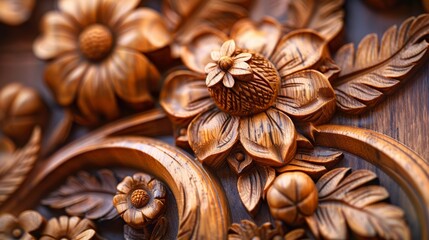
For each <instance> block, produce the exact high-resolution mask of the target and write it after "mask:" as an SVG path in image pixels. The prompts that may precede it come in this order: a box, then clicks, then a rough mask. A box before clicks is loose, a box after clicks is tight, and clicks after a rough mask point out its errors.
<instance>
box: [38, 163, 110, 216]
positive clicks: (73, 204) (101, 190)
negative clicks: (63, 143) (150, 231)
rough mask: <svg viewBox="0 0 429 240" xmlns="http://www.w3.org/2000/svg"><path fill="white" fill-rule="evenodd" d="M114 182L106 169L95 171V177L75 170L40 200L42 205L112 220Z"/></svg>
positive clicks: (73, 214)
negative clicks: (72, 174)
mask: <svg viewBox="0 0 429 240" xmlns="http://www.w3.org/2000/svg"><path fill="white" fill-rule="evenodd" d="M117 184H118V180H117V179H116V177H115V175H114V173H113V172H112V171H110V170H107V169H103V170H99V171H98V172H97V175H96V176H92V175H90V174H89V173H88V172H79V173H78V174H77V176H71V177H69V178H68V179H67V183H66V184H64V185H63V186H61V187H60V188H59V189H58V190H56V191H54V192H52V193H51V194H50V196H48V197H47V198H45V199H43V201H42V204H44V205H48V206H50V207H51V208H57V209H64V210H65V211H66V212H67V214H69V215H71V216H81V217H85V218H88V219H97V220H109V219H113V218H115V217H117V216H118V213H117V211H116V210H115V208H114V206H113V205H112V199H113V196H115V194H116V185H117Z"/></svg>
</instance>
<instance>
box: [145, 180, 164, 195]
mask: <svg viewBox="0 0 429 240" xmlns="http://www.w3.org/2000/svg"><path fill="white" fill-rule="evenodd" d="M147 188H148V189H149V190H150V191H151V193H152V197H153V198H155V199H163V198H165V194H166V190H165V187H164V186H163V185H162V183H161V182H160V181H158V180H156V179H152V181H150V182H149V184H148V185H147Z"/></svg>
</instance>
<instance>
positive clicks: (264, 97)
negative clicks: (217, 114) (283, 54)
mask: <svg viewBox="0 0 429 240" xmlns="http://www.w3.org/2000/svg"><path fill="white" fill-rule="evenodd" d="M243 53H247V52H246V51H245V50H237V51H236V52H235V53H234V54H233V56H239V55H240V54H243ZM248 54H249V53H248ZM251 54H252V57H251V59H250V60H249V61H248V65H249V67H250V69H251V72H252V74H250V77H249V75H242V76H233V79H234V85H233V87H230V88H229V87H225V85H223V84H215V85H213V86H211V87H209V93H210V95H211V97H212V98H213V100H214V102H215V103H216V105H217V106H218V107H219V108H220V109H221V110H223V111H225V112H227V113H230V114H231V115H236V116H247V115H252V114H255V113H259V112H263V111H265V110H266V109H268V108H269V107H271V106H272V105H273V104H274V102H275V100H276V98H277V93H278V91H279V88H280V76H279V73H278V72H277V70H276V68H275V67H274V65H273V64H272V63H271V62H270V61H269V60H268V59H266V58H265V57H263V56H262V55H260V54H258V53H251ZM220 68H222V66H220Z"/></svg>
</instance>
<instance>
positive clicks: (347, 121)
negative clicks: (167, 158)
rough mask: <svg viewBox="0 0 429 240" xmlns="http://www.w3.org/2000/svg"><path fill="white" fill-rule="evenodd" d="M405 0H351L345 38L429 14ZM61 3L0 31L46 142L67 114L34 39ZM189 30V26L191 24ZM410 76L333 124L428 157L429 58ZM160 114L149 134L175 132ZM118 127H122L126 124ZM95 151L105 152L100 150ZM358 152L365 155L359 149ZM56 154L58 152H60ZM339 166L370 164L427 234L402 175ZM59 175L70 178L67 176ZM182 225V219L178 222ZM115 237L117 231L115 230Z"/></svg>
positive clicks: (231, 194) (231, 187)
mask: <svg viewBox="0 0 429 240" xmlns="http://www.w3.org/2000/svg"><path fill="white" fill-rule="evenodd" d="M405 2H406V3H404V2H402V3H399V7H396V8H394V9H389V10H375V9H373V8H370V7H368V6H367V5H365V3H364V1H354V0H351V1H346V3H345V31H344V33H343V34H344V39H345V40H344V43H347V42H353V43H354V44H355V46H357V45H358V44H359V42H360V41H361V40H362V39H363V38H364V37H365V36H366V35H367V34H370V33H376V34H378V36H379V39H380V38H381V36H382V34H383V33H384V32H385V31H386V30H387V29H388V28H389V27H390V26H392V25H394V24H397V25H398V26H399V25H400V24H401V23H402V22H403V21H404V20H405V19H407V18H409V17H411V16H417V15H418V14H420V13H423V11H424V10H423V7H422V3H421V2H420V1H405ZM146 4H148V5H149V6H152V7H154V8H157V9H160V4H159V3H158V2H157V1H144V2H143V3H142V5H146ZM56 8H57V6H56V1H53V0H47V1H38V4H36V6H35V11H34V12H33V15H32V16H31V18H30V19H29V21H28V22H26V23H24V24H23V25H21V26H7V25H0V35H1V36H2V37H1V38H0V87H3V86H5V85H6V84H8V83H11V82H20V83H22V84H24V85H26V86H30V87H34V88H35V89H37V90H38V91H39V92H40V93H41V95H42V97H43V98H44V99H45V101H46V102H47V103H48V105H49V107H50V109H51V113H50V114H51V115H50V116H51V120H50V124H49V126H50V128H49V129H47V136H45V139H44V141H43V144H44V145H45V146H49V144H50V143H49V138H50V137H51V136H54V135H53V134H54V132H55V129H57V128H56V126H58V125H61V124H62V123H63V124H64V121H65V120H64V119H65V117H64V116H66V114H67V113H65V112H64V111H63V110H62V109H61V108H60V107H59V106H57V105H55V101H54V98H53V96H52V95H51V93H50V92H49V91H48V89H47V87H46V86H45V85H44V80H43V75H44V74H43V72H44V68H45V65H46V63H45V62H43V61H41V60H38V59H37V58H36V57H35V56H34V54H33V48H32V46H33V41H34V39H35V38H36V37H37V36H38V35H39V33H40V28H39V22H40V20H41V17H42V15H43V14H44V13H45V12H47V11H48V10H53V9H56ZM184 29H185V30H186V28H184ZM181 31H182V30H181ZM332 45H333V46H332V47H337V44H332ZM341 45H342V44H340V45H339V46H341ZM332 55H334V54H332ZM410 76H411V77H408V80H407V81H405V82H403V83H400V85H399V88H398V90H397V91H396V92H395V94H393V95H389V96H387V97H386V98H385V100H384V101H383V102H381V103H380V104H377V105H376V106H375V107H374V108H372V109H370V110H368V111H366V112H363V113H360V114H358V115H350V114H346V113H342V112H340V111H337V113H336V115H335V116H334V118H333V119H332V120H331V122H330V123H332V124H338V125H347V126H354V127H359V128H364V129H371V130H374V131H377V132H380V133H383V134H385V135H387V136H390V137H392V138H393V139H395V140H397V141H399V142H401V143H403V144H404V145H405V146H408V147H409V148H410V149H412V150H413V151H415V152H416V153H417V154H418V155H420V156H421V158H422V159H425V160H428V159H429V148H428V147H427V146H429V138H428V135H429V109H428V108H429V93H428V92H427V91H426V90H427V89H429V61H423V63H422V64H421V66H419V68H418V70H416V71H414V72H413V73H412V74H411V75H410ZM156 114H157V115H156ZM156 114H155V115H156V116H157V117H159V118H157V117H155V118H154V119H149V120H148V121H150V120H152V121H154V122H155V124H152V125H151V126H154V127H152V128H148V129H143V130H141V129H140V130H141V132H142V133H144V134H146V136H147V135H149V136H151V135H152V136H153V135H160V134H162V135H169V133H171V129H162V130H160V131H159V132H158V131H157V130H155V127H156V120H160V121H165V122H167V121H168V120H167V119H166V118H165V116H164V115H162V114H163V113H159V112H158V113H156ZM66 125H67V124H66ZM66 128H67V127H66ZM124 129H125V128H124ZM137 129H138V128H137ZM92 130H94V129H90V128H89V129H88V128H84V127H79V126H73V129H72V131H71V136H70V137H69V138H68V139H67V141H66V142H71V141H72V140H75V139H78V138H80V137H82V136H84V135H85V134H86V133H88V132H90V131H92ZM117 131H118V132H120V129H119V130H117ZM127 131H128V132H125V133H121V134H122V135H125V134H127V133H130V132H131V133H132V132H133V131H131V130H130V129H128V130H127ZM116 134H117V133H116ZM94 135H96V134H94ZM162 140H166V141H167V142H169V143H173V142H174V140H173V138H172V137H171V136H169V137H166V138H163V139H162ZM92 154H95V155H97V154H98V155H100V153H92ZM356 154H357V155H359V154H358V153H356ZM54 157H58V156H55V155H54ZM46 159H48V158H44V159H42V161H46ZM112 161H113V160H112ZM82 165H83V164H82ZM131 165H132V164H131ZM339 166H345V167H350V168H352V169H369V170H372V171H374V172H375V173H377V175H378V179H379V180H378V181H379V183H380V185H381V186H383V187H385V188H386V189H387V191H388V192H389V193H390V194H389V197H390V200H391V203H393V204H396V205H398V206H400V207H401V208H402V209H403V210H404V212H405V213H406V217H405V219H406V221H407V222H408V224H409V225H410V230H411V234H412V237H413V239H414V238H415V239H419V238H421V237H422V235H421V234H422V233H421V231H420V230H421V227H422V226H421V225H420V224H419V221H420V220H421V217H420V219H419V214H418V212H417V211H416V210H415V209H414V207H413V203H414V202H415V199H411V198H410V197H409V196H407V192H406V191H405V190H404V189H403V188H401V187H400V186H401V185H400V183H399V182H396V180H398V179H392V178H391V177H390V176H388V175H387V174H386V173H385V172H384V171H383V170H382V169H381V168H379V167H377V166H375V165H374V164H372V163H369V162H366V161H363V160H362V159H361V158H360V157H357V156H354V155H352V154H351V153H347V152H345V153H344V158H343V159H342V160H340V162H339ZM46 171H48V170H46ZM70 174H71V172H70ZM216 174H217V175H218V178H219V180H220V182H221V184H222V186H223V187H224V189H225V193H226V196H227V199H228V201H229V203H230V208H231V209H230V211H231V213H232V214H231V217H232V218H231V220H232V223H239V222H240V221H241V220H242V219H251V218H252V216H251V215H250V214H249V213H247V211H246V208H245V207H244V206H243V205H242V203H241V201H240V193H239V192H238V191H237V187H236V184H237V176H236V175H235V173H233V172H231V171H230V170H229V169H228V168H226V167H224V168H221V169H218V170H216ZM410 177H412V176H410ZM59 180H61V181H64V180H65V179H59ZM170 181H171V179H170ZM174 194H177V195H180V194H179V193H177V192H174ZM23 196H24V195H23ZM213 201H214V200H213ZM249 205H251V206H252V207H253V208H256V204H255V203H252V202H250V203H249ZM12 206H13V205H12ZM219 211H220V209H219ZM219 214H220V215H223V214H226V213H224V212H222V213H219ZM179 218H180V216H179ZM254 220H255V222H256V223H257V225H258V226H260V225H261V224H263V223H265V222H267V221H271V220H272V217H271V216H270V214H269V209H268V205H267V204H266V203H264V204H262V205H261V206H260V209H259V212H258V214H257V215H256V216H255V217H254ZM176 221H178V220H176ZM177 224H178V222H176V225H177ZM219 226H220V228H221V229H223V228H226V226H222V224H221V223H219ZM173 229H175V228H173ZM119 230H121V229H119ZM219 231H220V230H219ZM219 234H220V233H219ZM112 236H115V235H114V234H113V233H112Z"/></svg>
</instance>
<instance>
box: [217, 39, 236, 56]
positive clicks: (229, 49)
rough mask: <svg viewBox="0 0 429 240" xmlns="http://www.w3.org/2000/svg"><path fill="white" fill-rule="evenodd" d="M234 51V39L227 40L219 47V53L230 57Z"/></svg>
mask: <svg viewBox="0 0 429 240" xmlns="http://www.w3.org/2000/svg"><path fill="white" fill-rule="evenodd" d="M234 52H235V42H234V40H228V41H226V42H224V43H223V44H222V47H221V48H220V55H221V56H226V57H231V56H232V54H233V53H234Z"/></svg>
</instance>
